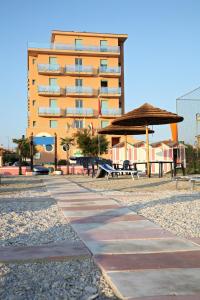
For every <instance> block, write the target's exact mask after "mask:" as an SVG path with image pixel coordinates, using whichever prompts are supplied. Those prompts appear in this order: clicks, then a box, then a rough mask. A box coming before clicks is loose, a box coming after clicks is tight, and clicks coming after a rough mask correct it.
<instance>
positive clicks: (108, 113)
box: [101, 108, 122, 116]
mask: <svg viewBox="0 0 200 300" xmlns="http://www.w3.org/2000/svg"><path fill="white" fill-rule="evenodd" d="M101 114H102V115H104V116H120V115H121V114H122V109H121V108H110V109H102V110H101Z"/></svg>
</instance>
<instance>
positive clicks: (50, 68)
mask: <svg viewBox="0 0 200 300" xmlns="http://www.w3.org/2000/svg"><path fill="white" fill-rule="evenodd" d="M59 71H61V67H60V65H58V64H38V72H59Z"/></svg>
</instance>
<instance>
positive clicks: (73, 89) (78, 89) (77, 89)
mask: <svg viewBox="0 0 200 300" xmlns="http://www.w3.org/2000/svg"><path fill="white" fill-rule="evenodd" d="M93 93H94V90H93V88H91V87H89V86H84V87H83V86H70V87H66V94H88V95H93Z"/></svg>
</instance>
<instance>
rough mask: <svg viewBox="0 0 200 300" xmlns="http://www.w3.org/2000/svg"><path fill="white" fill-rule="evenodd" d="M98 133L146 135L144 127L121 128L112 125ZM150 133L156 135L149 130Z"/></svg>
mask: <svg viewBox="0 0 200 300" xmlns="http://www.w3.org/2000/svg"><path fill="white" fill-rule="evenodd" d="M98 133H100V134H110V135H111V134H112V135H140V134H145V133H146V130H145V127H143V126H119V125H114V124H111V125H109V126H107V127H104V128H102V129H100V130H98ZM149 133H154V131H153V130H151V129H149Z"/></svg>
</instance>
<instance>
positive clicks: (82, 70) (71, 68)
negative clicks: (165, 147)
mask: <svg viewBox="0 0 200 300" xmlns="http://www.w3.org/2000/svg"><path fill="white" fill-rule="evenodd" d="M65 73H67V74H72V75H77V74H81V75H92V74H95V73H96V72H95V69H94V68H93V67H92V66H78V65H67V66H65Z"/></svg>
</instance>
